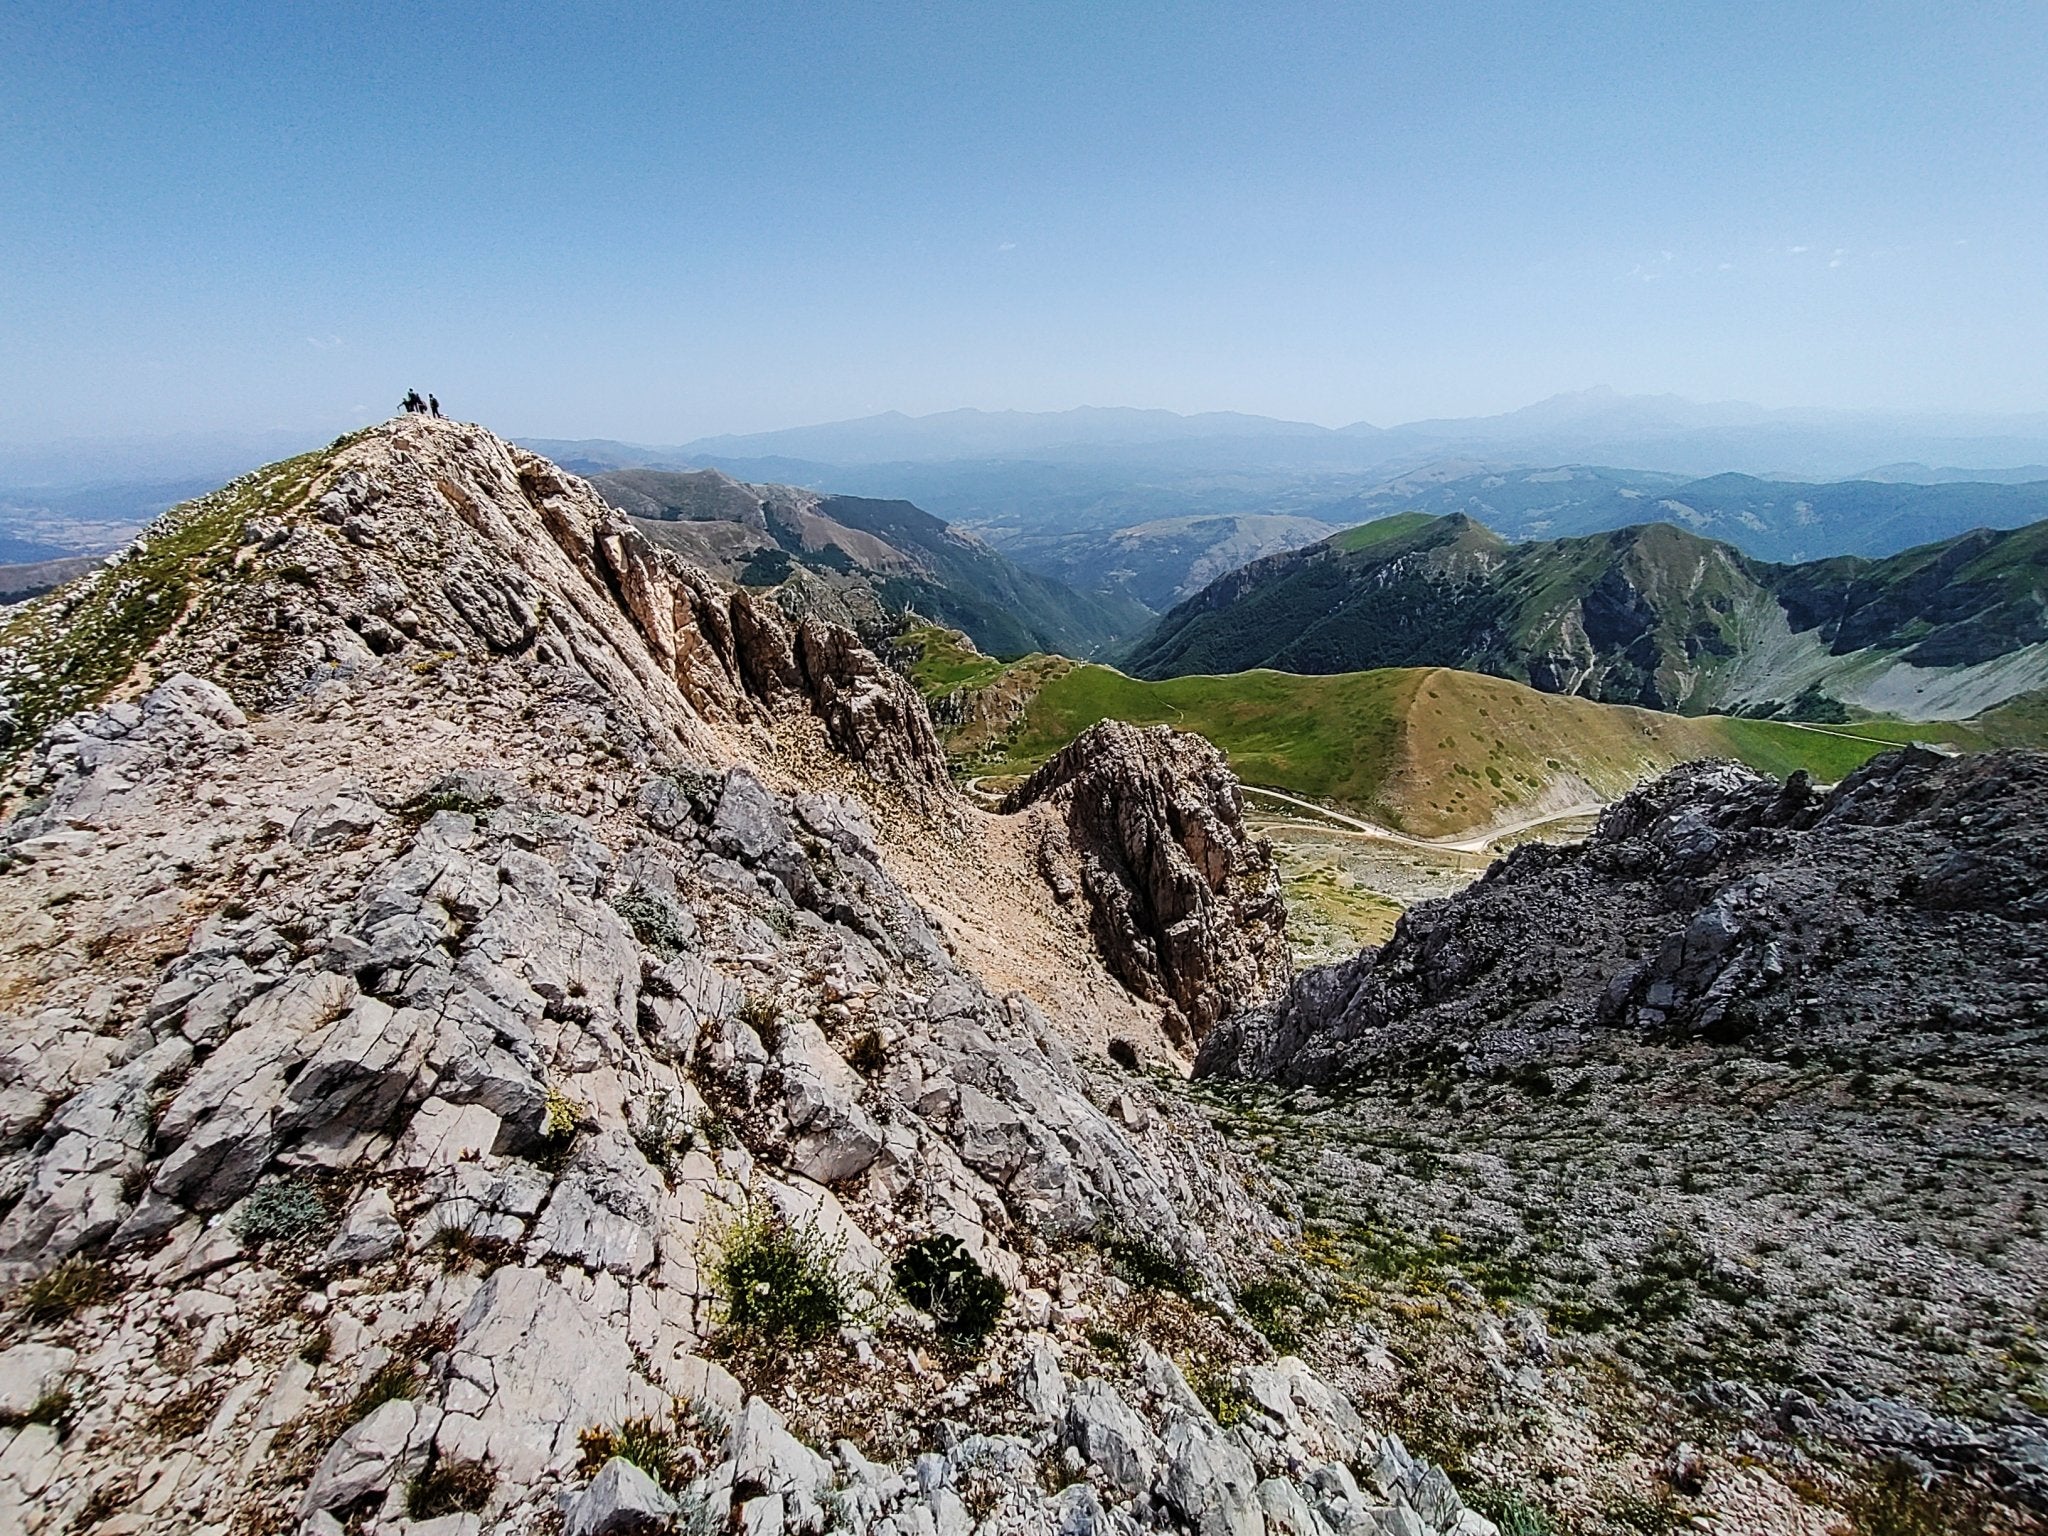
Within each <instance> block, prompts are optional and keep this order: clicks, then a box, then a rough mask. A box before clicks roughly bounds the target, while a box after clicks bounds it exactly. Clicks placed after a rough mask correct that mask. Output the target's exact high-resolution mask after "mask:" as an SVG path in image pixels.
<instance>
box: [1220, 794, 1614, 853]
mask: <svg viewBox="0 0 2048 1536" xmlns="http://www.w3.org/2000/svg"><path fill="white" fill-rule="evenodd" d="M1244 792H1245V793H1246V794H1248V795H1263V796H1265V797H1266V798H1267V799H1269V800H1280V801H1283V802H1285V803H1286V804H1288V805H1292V806H1297V807H1299V808H1300V809H1302V810H1304V811H1313V812H1314V813H1315V814H1316V815H1318V816H1323V817H1327V818H1328V819H1329V820H1331V821H1334V822H1336V823H1338V824H1339V825H1340V826H1342V827H1344V828H1346V829H1347V830H1349V831H1352V832H1356V833H1358V834H1359V835H1360V836H1363V837H1372V838H1379V839H1381V840H1382V841H1385V842H1390V843H1405V844H1407V845H1408V846H1409V847H1410V848H1425V849H1428V850H1429V851H1430V852H1432V853H1484V852H1486V850H1487V849H1488V848H1489V847H1491V846H1492V845H1493V844H1494V843H1497V842H1499V841H1500V840H1501V839H1502V838H1504V837H1513V836H1514V835H1515V834H1516V833H1518V832H1527V831H1529V830H1531V829H1532V828H1535V827H1541V826H1547V825H1548V824H1549V823H1551V822H1553V821H1572V820H1575V819H1576V818H1578V817H1581V816H1591V815H1595V814H1597V813H1598V812H1599V811H1601V810H1603V809H1604V808H1605V807H1604V805H1603V803H1602V802H1601V801H1598V800H1582V801H1580V802H1578V803H1577V804H1574V805H1569V806H1566V807H1565V808H1564V809H1563V810H1561V811H1547V812H1545V813H1544V814H1543V815H1541V816H1531V817H1528V818H1527V819H1525V820H1522V821H1511V822H1509V823H1508V824H1507V825H1506V826H1504V827H1492V828H1489V829H1488V830H1487V831H1485V832H1484V833H1481V834H1480V835H1478V836H1476V837H1462V838H1424V837H1410V836H1408V834H1407V833H1405V832H1396V831H1394V830H1393V829H1392V828H1390V827H1383V826H1380V825H1379V824H1378V823H1377V822H1371V821H1361V820H1360V819H1359V818H1357V817H1356V816H1346V815H1345V814H1344V813H1343V812H1342V811H1333V810H1331V809H1329V807H1327V806H1322V805H1317V804H1316V803H1315V802H1314V801H1313V800H1303V799H1300V798H1299V797H1297V796H1295V795H1290V794H1287V793H1285V792H1283V791H1281V790H1277V789H1265V788H1262V787H1261V786H1259V785H1256V784H1247V785H1245V786H1244Z"/></svg>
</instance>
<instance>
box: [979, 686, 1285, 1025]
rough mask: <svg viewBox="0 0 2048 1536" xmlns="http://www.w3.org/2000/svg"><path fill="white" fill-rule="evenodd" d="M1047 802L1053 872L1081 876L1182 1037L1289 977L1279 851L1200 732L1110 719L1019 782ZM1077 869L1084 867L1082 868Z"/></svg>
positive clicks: (1014, 802) (1064, 881)
mask: <svg viewBox="0 0 2048 1536" xmlns="http://www.w3.org/2000/svg"><path fill="white" fill-rule="evenodd" d="M1033 806H1041V807H1044V809H1045V812H1046V813H1047V814H1046V815H1045V817H1044V818H1043V819H1042V821H1041V823H1040V827H1039V835H1040V839H1041V841H1040V852H1039V864H1040V869H1041V872H1042V873H1043V874H1044V875H1045V877H1046V879H1047V880H1048V881H1049V882H1051V883H1052V885H1053V888H1054V890H1055V892H1056V893H1057V892H1059V891H1061V890H1062V889H1063V888H1071V887H1072V886H1073V885H1075V884H1076V883H1078V886H1079V889H1080V891H1081V893H1082V894H1084V895H1085V897H1086V899H1087V901H1088V903H1089V905H1090V908H1091V909H1092V918H1093V921H1092V927H1093V930H1094V934H1095V939H1096V943H1097V945H1098V947H1099V948H1100V949H1101V952H1102V956H1103V958H1104V960H1106V961H1107V962H1108V964H1109V966H1110V968H1111V969H1112V970H1113V971H1114V972H1115V973H1116V974H1117V976H1118V977H1120V978H1121V979H1122V980H1123V982H1124V984H1125V985H1126V986H1128V987H1129V988H1130V989H1131V990H1132V991H1133V992H1135V993H1136V994H1137V995H1138V996H1140V997H1143V998H1145V999H1147V1000H1149V1001H1152V1002H1156V1003H1158V1004H1160V1006H1161V1007H1162V1009H1163V1010H1164V1011H1165V1014H1166V1021H1167V1029H1168V1034H1169V1037H1170V1038H1172V1039H1174V1040H1175V1041H1176V1042H1177V1043H1179V1044H1181V1045H1182V1046H1183V1047H1185V1048H1192V1047H1193V1046H1194V1045H1195V1044H1196V1043H1198V1042H1199V1041H1201V1040H1203V1039H1204V1038H1206V1037H1207V1035H1208V1033H1209V1031H1210V1030H1211V1029H1212V1028H1213V1027H1214V1026H1215V1024H1216V1022H1217V1021H1218V1020H1219V1019H1221V1018H1223V1017H1224V1016H1225V1015H1226V1014H1229V1013H1231V1012H1234V1011H1236V1010H1238V1009H1241V1008H1245V1007H1248V1006H1250V1005H1251V1004H1253V1003H1255V1002H1257V1001H1259V1000H1260V999H1262V998H1264V997H1265V996H1267V995H1268V994H1269V993H1271V992H1272V991H1274V990H1275V989H1276V988H1278V987H1281V986H1283V985H1285V984H1286V981H1287V979H1288V976H1289V974H1290V971H1291V963H1290V961H1289V959H1288V951H1287V935H1286V908H1285V907H1284V905H1283V904H1282V902H1281V899H1280V877H1279V874H1278V872H1277V870H1276V869H1275V867H1274V864H1273V858H1272V853H1271V850H1270V849H1268V848H1267V847H1266V845H1265V844H1264V843H1263V842H1260V841H1257V840H1255V839H1253V838H1252V837H1250V836H1249V835H1248V834H1247V833H1246V831H1245V828H1244V803H1243V798H1242V795H1241V793H1240V791H1239V789H1238V783H1237V778H1236V776H1235V775H1234V774H1232V773H1231V771H1230V769H1229V767H1228V766H1227V765H1226V764H1225V762H1224V760H1223V754H1222V753H1220V752H1218V751H1217V750H1216V748H1215V747H1213V746H1211V745H1210V744H1209V743H1208V742H1207V741H1205V740H1203V739H1202V738H1201V737H1199V736H1191V735H1188V734H1186V733H1184V732H1180V731H1174V730H1171V729H1169V728H1167V727H1165V726H1154V727H1152V728H1151V729H1141V728H1139V727H1137V726H1132V725H1126V724H1125V723H1124V722H1122V721H1120V720H1105V721H1102V722H1101V723H1100V724H1098V725H1095V726H1092V727H1090V728H1089V729H1088V730H1087V731H1085V732H1083V733H1082V734H1081V735H1080V736H1079V737H1077V738H1076V739H1075V740H1074V741H1073V742H1072V743H1070V744H1069V745H1068V746H1067V747H1066V749H1065V750H1063V751H1062V752H1060V753H1059V754H1058V755H1057V756H1056V757H1054V758H1053V759H1052V760H1051V761H1049V762H1047V763H1046V764H1045V765H1044V766H1043V767H1042V768H1040V769H1039V770H1038V771H1037V772H1036V773H1034V774H1033V775H1032V776H1031V777H1030V779H1029V780H1027V781H1026V782H1025V783H1024V785H1023V786H1022V787H1021V788H1019V789H1018V790H1017V791H1016V793H1015V794H1013V795H1012V796H1011V797H1010V799H1009V801H1008V803H1007V805H1006V806H1005V809H1006V810H1010V811H1017V810H1023V809H1026V808H1028V807H1033ZM1076 877H1078V879H1077V878H1076Z"/></svg>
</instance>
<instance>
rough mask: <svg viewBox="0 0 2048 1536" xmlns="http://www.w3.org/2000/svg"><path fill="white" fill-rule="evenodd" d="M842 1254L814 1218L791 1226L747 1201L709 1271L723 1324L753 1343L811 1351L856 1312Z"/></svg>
mask: <svg viewBox="0 0 2048 1536" xmlns="http://www.w3.org/2000/svg"><path fill="white" fill-rule="evenodd" d="M844 1247H845V1244H844V1242H843V1240H841V1239H838V1238H831V1237H827V1236H826V1235H825V1234H824V1233H823V1232H822V1231H820V1230H819V1228H818V1224H817V1220H816V1218H814V1217H806V1218H805V1219H804V1220H802V1221H795V1222H792V1221H789V1220H787V1219H786V1218H784V1217H783V1216H782V1215H781V1214H780V1213H779V1212H777V1211H776V1210H775V1209H774V1208H773V1207H771V1206H769V1205H768V1204H766V1203H765V1202H762V1201H749V1202H748V1204H747V1206H746V1207H745V1208H744V1209H743V1210H742V1211H741V1212H740V1214H739V1215H738V1216H736V1217H734V1218H733V1220H732V1222H731V1223H730V1224H729V1225H728V1226H727V1227H726V1228H725V1229H724V1231H723V1232H721V1233H720V1234H719V1239H718V1252H717V1254H716V1256H715V1257H714V1258H713V1260H712V1262H711V1265H710V1278H711V1282H712V1285H713V1286H714V1288H715V1289H716V1290H717V1293H718V1296H719V1303H720V1305H719V1313H720V1321H721V1323H722V1324H723V1326H724V1327H725V1328H726V1329H727V1330H729V1331H730V1332H731V1333H732V1334H734V1335H735V1336H736V1337H737V1338H738V1339H739V1340H740V1341H741V1342H751V1343H787V1344H807V1343H810V1342H812V1341H814V1340H817V1339H821V1338H824V1337H827V1336H828V1335H830V1334H833V1333H836V1332H837V1331H838V1329H839V1327H840V1325H841V1324H842V1323H844V1322H845V1321H846V1320H847V1319H848V1317H850V1316H851V1315H852V1312H853V1296H852V1289H851V1287H850V1286H849V1285H848V1284H847V1282H846V1280H845V1279H844V1278H843V1277H842V1276H841V1275H840V1272H839V1260H840V1255H841V1253H842V1251H843V1250H844Z"/></svg>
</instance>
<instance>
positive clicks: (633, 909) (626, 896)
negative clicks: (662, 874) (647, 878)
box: [612, 885, 690, 959]
mask: <svg viewBox="0 0 2048 1536" xmlns="http://www.w3.org/2000/svg"><path fill="white" fill-rule="evenodd" d="M612 910H613V911H614V912H616V913H618V914H619V916H620V917H622V918H624V919H625V920H626V926H627V927H628V928H631V929H632V930H633V937H634V938H636V939H638V940H639V941H640V942H641V943H642V944H644V945H645V946H646V947H647V948H649V949H651V950H653V951H654V952H655V953H656V954H657V955H660V956H662V957H663V958H665V959H673V958H674V957H675V956H677V955H679V954H681V953H682V952H683V951H684V950H686V949H688V948H689V947H690V928H689V924H688V922H687V921H686V920H685V918H684V916H683V911H682V909H681V908H680V907H678V906H677V905H676V904H675V902H674V901H672V900H671V899H670V898H668V897H667V896H664V895H663V894H662V893H661V892H660V891H656V890H651V889H649V888H648V887H646V886H644V885H636V886H633V887H632V888H631V889H629V890H627V891H625V892H624V893H622V894H620V895H618V896H614V897H613V898H612Z"/></svg>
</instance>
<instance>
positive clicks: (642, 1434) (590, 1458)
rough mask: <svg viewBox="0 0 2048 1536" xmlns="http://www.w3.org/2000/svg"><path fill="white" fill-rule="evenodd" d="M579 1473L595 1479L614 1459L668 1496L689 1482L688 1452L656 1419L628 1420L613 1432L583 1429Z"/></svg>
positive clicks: (579, 1439)
mask: <svg viewBox="0 0 2048 1536" xmlns="http://www.w3.org/2000/svg"><path fill="white" fill-rule="evenodd" d="M576 1444H577V1446H578V1448H579V1450H580V1451H581V1453H582V1463H581V1467H582V1472H583V1475H584V1476H585V1477H595V1476H596V1475H597V1474H598V1473H599V1472H601V1471H603V1470H604V1465H605V1463H606V1462H608V1461H610V1460H611V1459H612V1458H613V1457H614V1456H617V1457H622V1458H623V1459H625V1460H627V1461H630V1462H631V1463H632V1464H633V1465H634V1466H636V1467H638V1468H639V1469H640V1470H641V1471H642V1472H645V1473H646V1474H647V1475H648V1476H649V1477H651V1478H653V1479H654V1481H655V1482H656V1483H658V1484H660V1485H661V1487H662V1488H663V1489H664V1490H665V1491H667V1492H669V1493H675V1492H677V1491H679V1490H680V1489H681V1488H682V1486H683V1484H684V1483H686V1482H687V1481H688V1480H689V1472H690V1459H691V1450H690V1445H689V1442H688V1441H686V1440H685V1439H684V1438H683V1437H682V1436H681V1435H680V1434H678V1433H677V1432H676V1431H675V1430H674V1429H673V1428H671V1427H670V1426H669V1425H666V1424H664V1423H662V1422H661V1421H660V1420H659V1419H651V1418H630V1419H626V1420H624V1421H622V1422H621V1423H620V1424H619V1425H618V1427H617V1428H614V1429H586V1430H584V1431H583V1432H582V1433H581V1434H579V1435H577V1437H576Z"/></svg>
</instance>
